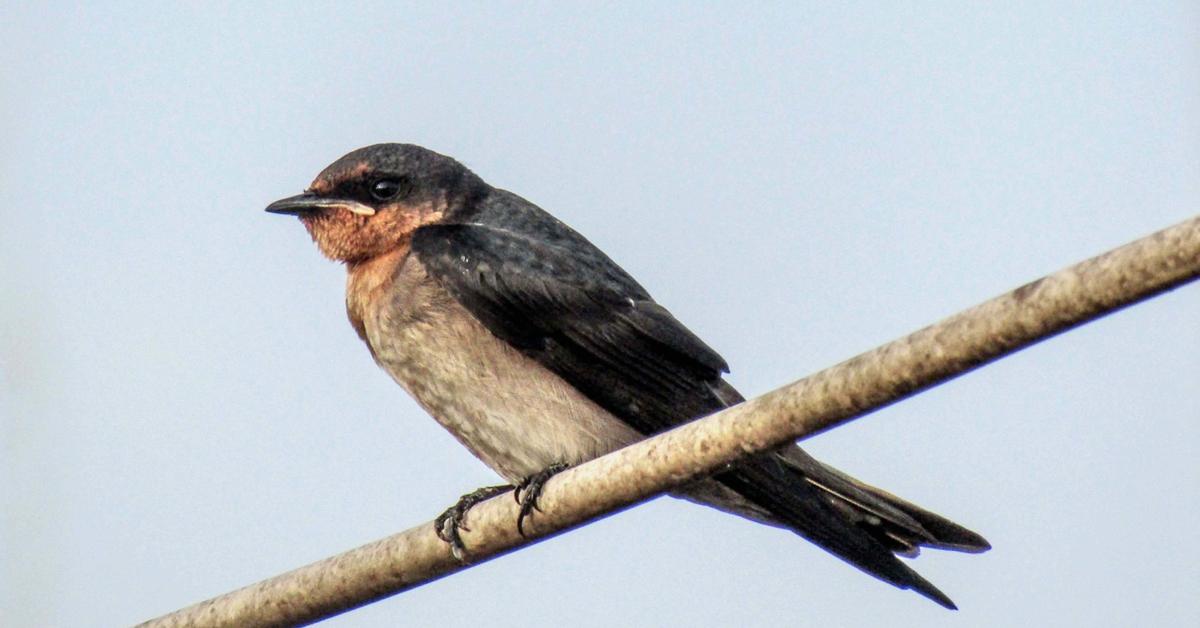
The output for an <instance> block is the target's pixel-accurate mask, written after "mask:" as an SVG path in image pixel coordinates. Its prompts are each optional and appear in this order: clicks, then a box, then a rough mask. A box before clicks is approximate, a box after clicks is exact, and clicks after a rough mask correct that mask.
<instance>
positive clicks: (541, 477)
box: [513, 462, 571, 536]
mask: <svg viewBox="0 0 1200 628" xmlns="http://www.w3.org/2000/svg"><path fill="white" fill-rule="evenodd" d="M569 468H571V465H569V464H567V463H565V462H556V463H554V464H552V465H550V466H548V467H546V468H545V469H542V470H541V471H538V472H537V473H534V474H533V475H531V476H529V477H527V478H525V479H524V480H521V482H520V483H519V484H517V488H516V489H514V490H513V498H514V499H516V500H517V503H518V504H520V505H521V512H520V514H518V515H517V532H520V533H521V536H525V526H524V523H525V517H528V516H529V515H532V514H533V511H535V510H536V511H538V512H541V511H542V509H541V508H538V503H537V502H538V497H539V496H541V494H542V488H543V487H544V486H545V485H546V481H547V480H549V479H550V478H552V477H554V476H555V475H557V474H559V473H561V472H563V471H566V470H567V469H569Z"/></svg>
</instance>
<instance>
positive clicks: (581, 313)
mask: <svg viewBox="0 0 1200 628" xmlns="http://www.w3.org/2000/svg"><path fill="white" fill-rule="evenodd" d="M266 211H268V212H271V213H275V214H285V215H294V216H297V217H299V221H300V222H301V223H303V225H304V227H305V229H306V230H307V231H308V234H309V235H310V236H311V238H312V240H313V241H314V242H315V244H316V246H317V248H318V249H319V250H320V252H321V253H322V254H324V256H326V257H328V258H329V259H331V260H334V261H337V262H341V263H343V264H345V267H346V269H347V280H346V313H347V316H348V318H349V319H350V323H351V325H352V326H353V327H354V329H355V331H356V332H357V333H358V336H359V337H360V338H361V339H362V340H363V341H364V342H365V343H366V345H367V349H368V350H369V351H370V353H371V356H372V357H373V358H374V360H375V362H376V363H377V364H378V365H379V366H380V367H381V368H382V369H383V370H384V371H386V372H387V373H388V374H389V375H390V376H391V377H392V379H394V380H395V381H396V382H397V383H398V384H399V385H400V386H401V387H403V388H404V389H405V390H406V391H407V392H408V393H409V394H410V395H411V396H412V397H413V398H414V399H415V400H416V401H417V403H418V404H419V405H420V406H421V407H422V408H424V410H425V411H427V412H428V413H429V414H430V415H432V416H433V418H434V419H436V420H437V421H438V422H439V423H440V424H441V425H442V426H443V427H445V428H446V429H447V430H449V432H450V433H451V434H452V435H453V436H454V437H455V438H456V439H457V440H458V441H459V442H461V443H462V444H463V445H464V446H466V448H467V449H468V450H470V451H471V452H472V453H473V454H474V455H475V456H476V457H478V458H479V459H480V460H482V461H483V462H484V463H485V464H486V465H488V466H489V467H491V468H492V469H493V470H494V471H496V472H497V473H498V474H499V475H500V476H501V477H502V478H504V480H505V481H506V482H507V483H508V484H504V485H499V486H495V487H484V488H481V489H479V490H478V491H475V492H473V493H468V494H467V495H464V496H463V497H462V498H461V499H460V500H459V501H458V503H456V504H455V505H454V506H452V507H451V508H449V509H447V511H446V512H445V513H443V514H442V516H441V517H439V518H438V519H437V520H436V521H437V530H438V535H439V536H440V537H441V538H442V539H443V540H445V541H446V542H447V543H450V544H451V546H452V549H454V550H455V555H456V556H461V554H460V552H461V550H463V548H462V546H461V538H460V537H459V536H458V533H457V530H458V527H459V526H460V524H461V523H462V518H463V515H464V514H465V513H466V511H467V510H468V509H469V508H470V507H471V506H472V505H473V504H475V503H477V502H479V501H481V500H483V499H486V498H489V497H492V496H494V495H497V494H499V493H500V492H502V491H507V490H513V494H514V495H515V496H516V497H517V499H518V501H519V502H521V504H522V507H521V516H520V517H519V518H518V520H517V525H518V528H519V529H520V528H521V524H522V519H523V518H524V517H526V516H529V515H531V514H532V512H533V509H534V508H535V507H536V496H537V493H538V491H540V488H541V486H542V485H543V484H544V483H545V481H546V480H547V479H548V478H549V477H550V476H552V475H553V474H554V473H557V472H559V471H561V470H562V469H565V468H567V467H570V466H573V465H577V464H580V463H583V462H586V461H588V460H591V459H593V458H596V457H598V456H601V455H603V454H606V453H608V452H610V451H614V450H616V449H619V448H621V447H623V446H626V445H629V444H631V443H633V442H636V441H638V440H641V439H644V438H646V437H648V436H651V435H653V434H656V433H659V432H662V431H665V430H668V429H670V428H672V427H675V426H677V425H680V424H682V423H685V422H688V421H690V420H692V419H696V418H699V417H701V416H704V415H708V414H711V413H713V412H717V411H719V410H722V409H724V408H727V407H730V406H733V405H736V404H738V403H740V402H742V401H744V398H743V397H742V395H741V394H740V393H738V391H737V390H736V389H734V387H733V386H732V385H730V384H729V383H728V382H726V381H725V379H724V374H725V373H728V372H729V367H728V365H727V363H726V362H725V360H724V359H723V358H722V357H721V356H720V355H719V354H718V353H717V352H716V351H715V350H713V349H712V348H711V347H709V346H708V345H707V344H705V343H704V342H703V341H702V340H701V339H700V338H698V337H697V336H696V335H695V334H694V333H692V332H691V331H690V330H689V329H688V328H687V327H685V326H684V325H683V324H682V323H681V322H679V320H677V319H676V318H675V316H674V315H673V314H672V313H671V312H670V311H668V310H667V309H666V308H665V307H663V306H662V305H660V304H659V303H658V302H656V301H655V300H654V299H653V298H652V297H651V296H650V294H649V293H648V292H647V291H646V289H645V288H643V287H642V286H641V285H640V284H639V283H638V282H637V281H636V280H634V279H633V277H631V276H630V275H629V273H627V272H626V271H625V270H623V269H622V268H621V267H620V266H618V265H617V264H616V263H615V262H614V261H613V260H612V259H610V258H609V257H608V256H607V255H605V254H604V253H603V252H602V251H601V250H600V249H599V248H597V247H596V246H595V245H593V244H592V243H591V242H589V241H588V240H587V239H586V238H584V236H582V235H580V234H579V233H578V232H576V231H575V230H574V229H572V228H571V227H569V226H567V225H566V224H564V223H563V222H561V221H560V220H558V219H557V218H555V217H554V216H552V215H551V214H550V213H548V212H547V211H545V210H543V209H541V208H540V207H538V206H537V205H535V204H533V203H531V202H530V201H527V200H525V199H524V198H522V197H520V196H518V195H517V194H514V193H512V192H509V191H506V190H503V189H500V188H496V187H493V186H491V185H489V184H488V183H486V182H485V181H484V180H483V179H482V178H480V177H479V176H478V175H476V174H475V173H474V172H472V171H471V170H470V169H469V168H467V167H466V166H464V165H463V164H462V163H460V162H458V161H456V160H455V159H453V158H451V157H448V156H446V155H442V154H440V153H437V152H434V151H432V150H429V149H426V148H423V147H421V146H417V145H415V144H402V143H383V144H374V145H371V146H366V147H363V148H359V149H357V150H354V151H351V152H350V153H348V154H346V155H344V156H343V157H341V158H339V159H338V160H336V161H334V162H333V163H332V164H330V165H329V166H328V167H326V168H325V169H324V170H322V171H321V172H320V173H319V174H318V175H317V177H316V179H315V180H313V182H312V184H311V185H309V187H308V188H307V189H306V190H304V192H303V193H301V194H299V195H296V196H290V197H287V198H283V199H281V200H278V201H275V202H273V203H271V204H269V205H268V206H267V208H266ZM672 494H673V495H674V496H676V497H681V498H683V499H686V500H689V501H692V502H696V503H699V504H703V505H706V506H711V507H714V508H717V509H719V510H722V511H725V512H728V513H732V514H735V515H739V516H741V517H744V518H746V519H750V520H752V521H755V522H758V523H762V524H766V525H770V526H774V527H779V528H784V529H787V530H791V531H793V532H795V533H797V534H799V535H800V536H801V537H803V538H805V539H808V540H809V541H811V542H813V543H815V544H816V545H817V546H819V547H821V548H823V549H825V550H826V551H828V552H830V553H832V554H833V555H835V556H837V557H838V558H840V559H842V560H843V561H845V562H847V563H849V564H850V565H853V566H855V567H857V568H858V569H860V570H862V571H864V572H866V573H868V574H870V575H872V576H875V577H876V578H878V579H880V580H882V581H884V582H887V583H890V584H892V585H894V586H896V587H898V588H901V589H911V590H913V591H915V592H916V593H919V594H921V595H923V596H925V597H927V598H929V599H930V600H932V601H934V602H936V603H938V604H940V605H941V606H943V607H946V608H948V609H955V608H956V606H955V605H954V602H952V601H951V600H950V598H949V597H947V596H946V594H944V593H943V592H941V591H940V590H938V588H937V587H935V586H934V585H933V584H932V583H930V582H929V581H928V580H926V579H925V578H923V577H922V576H921V575H920V574H918V573H917V572H916V571H915V570H913V569H912V568H911V567H909V566H908V565H907V564H906V563H905V562H903V561H901V560H899V558H898V556H904V557H913V556H915V555H916V554H917V553H918V552H919V550H920V548H921V547H929V548H936V549H948V550H957V551H963V552H972V553H974V552H982V551H985V550H987V549H990V547H991V546H990V545H989V544H988V542H987V541H986V540H985V539H984V538H983V537H982V536H980V535H979V534H977V533H975V532H972V531H971V530H968V529H967V528H965V527H963V526H960V525H958V524H956V523H954V522H952V521H950V520H949V519H946V518H944V517H942V516H940V515H937V514H934V513H932V512H930V511H928V510H925V509H923V508H921V507H919V506H916V505H914V504H912V503H909V502H907V501H905V500H903V499H900V498H899V497H896V496H894V495H892V494H890V493H888V492H886V491H883V490H881V489H878V488H875V487H873V486H870V485H868V484H865V483H863V482H861V481H859V480H857V479H855V478H853V477H851V476H850V475H847V474H846V473H843V472H841V471H838V470H837V469H834V468H833V467H831V466H828V465H826V464H824V463H822V462H820V461H818V460H816V459H814V458H813V457H812V456H810V455H808V454H807V453H806V452H804V451H803V450H802V449H801V448H800V447H799V446H798V445H796V444H794V443H793V444H791V445H790V446H787V447H784V448H782V449H779V450H776V451H773V452H769V453H763V454H758V455H755V456H752V457H750V458H748V459H745V460H743V461H741V462H739V463H736V464H734V465H731V466H730V467H728V468H725V469H723V470H720V471H719V472H717V473H715V474H713V475H712V476H710V477H708V478H704V479H702V480H700V481H697V482H694V483H692V484H689V485H687V486H684V487H681V488H679V489H676V490H675V491H674V492H673V493H672ZM522 532H523V530H522Z"/></svg>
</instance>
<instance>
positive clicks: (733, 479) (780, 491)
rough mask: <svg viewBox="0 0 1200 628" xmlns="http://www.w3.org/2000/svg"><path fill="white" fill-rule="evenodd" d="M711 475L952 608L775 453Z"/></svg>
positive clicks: (845, 556) (822, 541)
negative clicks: (772, 455) (778, 458)
mask: <svg viewBox="0 0 1200 628" xmlns="http://www.w3.org/2000/svg"><path fill="white" fill-rule="evenodd" d="M789 476H790V477H789ZM713 479H715V480H716V481H718V482H720V483H721V484H723V485H725V486H727V487H728V488H731V489H733V490H734V491H736V492H737V493H739V494H741V495H742V496H743V497H745V498H746V499H748V500H749V501H751V502H753V503H754V504H757V505H758V506H760V507H762V508H763V509H764V510H766V511H767V512H769V513H770V514H771V517H772V518H773V519H775V520H777V521H779V522H780V523H782V524H783V525H785V526H786V527H788V528H790V529H792V530H793V531H795V532H796V533H798V534H800V535H801V536H803V537H805V538H807V539H808V540H810V541H812V542H813V543H816V544H817V545H819V546H820V547H822V548H824V549H826V550H827V551H829V552H831V553H832V554H834V555H835V556H837V557H839V558H841V559H842V560H844V561H846V562H848V563H850V564H851V565H854V566H855V567H857V568H859V569H861V570H863V571H865V572H866V573H868V574H871V575H873V576H875V577H876V578H879V579H881V580H883V581H885V582H888V583H890V584H892V585H893V586H896V587H899V588H901V589H912V590H913V591H915V592H917V593H920V594H921V595H923V596H925V597H927V598H929V599H930V600H933V601H934V602H937V603H938V604H940V605H942V606H944V607H946V608H949V609H955V608H957V607H956V606H955V605H954V602H953V601H951V600H950V598H949V597H948V596H947V595H946V594H945V593H942V592H941V591H940V590H939V589H938V588H937V587H935V586H934V585H933V584H932V583H930V582H929V581H928V580H926V579H924V578H922V577H921V576H920V574H918V573H917V572H915V571H913V570H912V568H910V567H909V566H908V565H906V564H904V563H903V562H901V561H900V560H899V559H898V558H896V556H895V555H894V554H893V550H892V548H891V547H889V546H888V545H887V544H885V543H884V542H882V541H881V540H880V539H879V538H878V536H877V535H874V534H872V533H871V532H869V531H868V530H864V529H863V528H861V527H858V526H857V525H855V523H854V522H852V521H849V520H848V519H847V518H846V516H845V515H844V514H843V513H842V512H841V511H840V510H839V509H838V507H837V506H835V505H834V504H833V503H831V501H830V500H829V499H828V498H826V497H825V496H824V494H823V493H821V492H820V491H819V489H817V488H816V487H815V486H813V485H812V484H809V483H807V482H805V481H804V479H803V478H801V477H800V476H799V475H797V474H795V473H789V471H788V470H787V469H786V468H785V465H783V464H781V463H780V462H779V461H778V460H777V459H770V458H767V459H764V458H759V459H756V460H753V461H752V462H750V463H743V464H741V465H738V466H737V467H736V468H734V469H732V470H730V471H725V472H723V473H720V474H718V475H716V476H714V478H713Z"/></svg>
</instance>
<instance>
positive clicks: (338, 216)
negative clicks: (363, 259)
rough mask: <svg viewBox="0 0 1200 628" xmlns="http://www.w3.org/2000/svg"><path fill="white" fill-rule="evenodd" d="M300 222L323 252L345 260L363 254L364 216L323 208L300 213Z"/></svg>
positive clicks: (335, 258) (326, 255)
mask: <svg viewBox="0 0 1200 628" xmlns="http://www.w3.org/2000/svg"><path fill="white" fill-rule="evenodd" d="M300 222H301V223H303V224H304V228H305V229H306V230H307V231H308V235H309V236H310V237H312V240H313V242H314V243H316V245H317V248H318V249H320V250H321V254H322V255H324V256H325V257H328V258H329V259H331V260H334V261H338V262H345V261H349V260H352V259H356V258H358V257H360V256H361V253H362V251H361V249H362V246H361V242H359V240H361V239H362V230H363V226H364V224H365V222H366V218H365V217H364V216H359V215H356V214H352V213H350V212H348V211H343V210H336V209H335V210H322V211H316V212H306V213H303V214H300Z"/></svg>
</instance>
